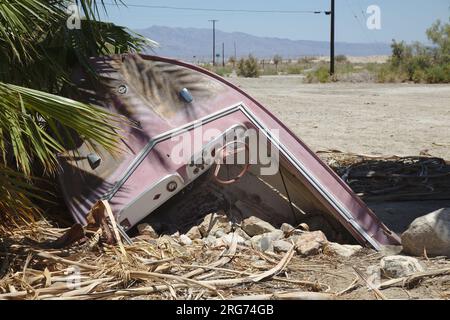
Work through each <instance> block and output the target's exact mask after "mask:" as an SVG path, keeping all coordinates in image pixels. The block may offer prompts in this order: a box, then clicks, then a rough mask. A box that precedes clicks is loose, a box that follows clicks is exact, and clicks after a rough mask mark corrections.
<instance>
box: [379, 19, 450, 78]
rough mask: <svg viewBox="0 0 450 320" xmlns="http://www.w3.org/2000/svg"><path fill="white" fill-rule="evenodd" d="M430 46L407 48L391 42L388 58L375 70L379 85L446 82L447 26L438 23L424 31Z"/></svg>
mask: <svg viewBox="0 0 450 320" xmlns="http://www.w3.org/2000/svg"><path fill="white" fill-rule="evenodd" d="M427 36H428V39H429V40H430V41H431V42H432V44H433V46H432V47H427V46H425V45H423V44H421V43H414V44H412V45H407V44H406V43H405V42H404V41H401V42H396V41H395V40H394V41H393V42H392V45H391V47H392V56H391V58H390V59H389V62H388V64H387V66H386V67H383V68H381V69H380V70H379V71H378V74H377V78H378V81H379V82H398V81H413V82H416V83H449V82H450V75H449V73H450V67H449V65H450V24H449V23H447V24H442V23H441V22H440V21H439V20H438V21H437V22H435V23H434V24H433V25H432V26H431V28H429V29H428V30H427Z"/></svg>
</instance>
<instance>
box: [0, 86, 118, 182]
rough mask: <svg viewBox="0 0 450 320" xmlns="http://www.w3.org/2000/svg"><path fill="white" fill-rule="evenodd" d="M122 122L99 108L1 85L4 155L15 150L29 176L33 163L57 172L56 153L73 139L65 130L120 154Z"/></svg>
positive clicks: (0, 134) (0, 136)
mask: <svg viewBox="0 0 450 320" xmlns="http://www.w3.org/2000/svg"><path fill="white" fill-rule="evenodd" d="M122 120H123V119H121V118H119V117H118V116H115V115H112V114H110V113H108V112H107V111H105V110H103V109H101V108H99V107H96V106H92V105H88V104H84V103H80V102H77V101H74V100H71V99H67V98H64V97H60V96H56V95H52V94H49V93H45V92H41V91H37V90H33V89H29V88H24V87H19V86H15V85H11V84H5V83H0V128H1V130H0V141H2V143H1V144H0V148H1V149H2V150H1V151H2V152H3V154H5V153H7V152H8V151H9V150H11V151H12V154H13V155H14V160H15V162H16V166H17V168H18V169H19V170H20V171H21V172H23V173H24V174H25V175H26V176H29V175H30V174H31V172H32V163H33V162H38V163H40V164H41V165H42V166H43V167H44V168H45V170H47V171H48V172H54V170H55V168H56V164H57V162H56V154H57V153H60V152H63V151H64V147H67V144H68V143H70V139H71V137H70V135H69V134H63V133H61V127H63V128H66V129H70V130H73V131H75V132H77V133H78V135H79V136H80V137H81V138H82V139H83V140H85V141H86V142H87V143H88V144H90V145H91V146H92V147H93V148H95V146H101V147H103V148H104V149H105V150H107V151H109V152H117V151H118V149H117V145H118V140H119V138H120V136H118V132H119V131H120V129H119V121H122ZM63 132H64V131H63ZM3 162H4V163H7V162H8V159H3Z"/></svg>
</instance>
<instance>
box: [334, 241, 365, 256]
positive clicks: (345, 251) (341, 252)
mask: <svg viewBox="0 0 450 320" xmlns="http://www.w3.org/2000/svg"><path fill="white" fill-rule="evenodd" d="M362 249H363V247H361V246H357V245H342V244H339V243H335V242H328V244H327V246H326V248H325V251H326V252H327V253H332V254H335V255H338V256H341V257H345V258H350V257H352V256H354V255H355V254H357V253H358V252H360V251H361V250H362Z"/></svg>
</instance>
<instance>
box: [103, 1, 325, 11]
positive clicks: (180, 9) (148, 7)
mask: <svg viewBox="0 0 450 320" xmlns="http://www.w3.org/2000/svg"><path fill="white" fill-rule="evenodd" d="M104 4H105V5H107V6H117V4H116V3H110V2H105V3H104ZM124 6H126V7H133V8H147V9H163V10H179V11H203V12H233V13H278V14H322V13H325V11H317V10H316V11H314V10H251V9H215V8H194V7H174V6H161V5H148V4H127V3H124Z"/></svg>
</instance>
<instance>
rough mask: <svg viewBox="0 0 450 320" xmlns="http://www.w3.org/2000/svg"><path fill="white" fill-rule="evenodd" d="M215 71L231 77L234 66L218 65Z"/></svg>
mask: <svg viewBox="0 0 450 320" xmlns="http://www.w3.org/2000/svg"><path fill="white" fill-rule="evenodd" d="M214 72H215V73H216V74H218V75H219V76H221V77H229V76H230V75H231V74H232V73H233V68H232V67H229V66H225V67H216V68H215V69H214Z"/></svg>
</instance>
